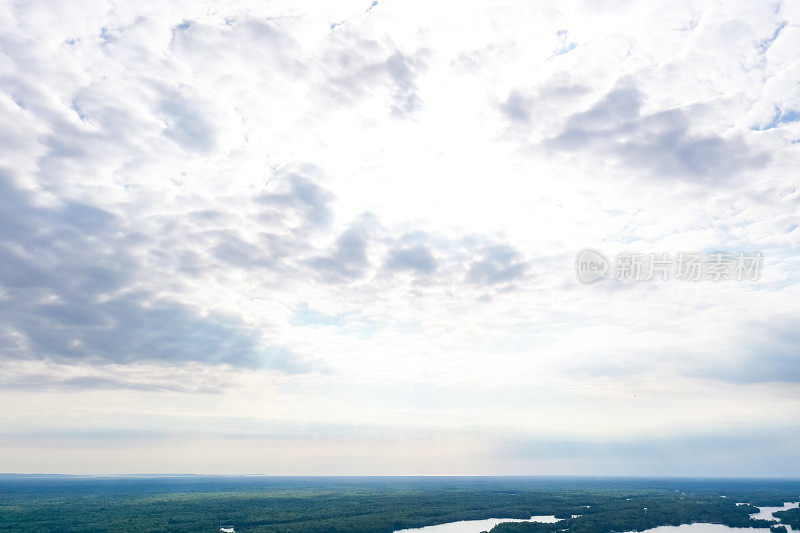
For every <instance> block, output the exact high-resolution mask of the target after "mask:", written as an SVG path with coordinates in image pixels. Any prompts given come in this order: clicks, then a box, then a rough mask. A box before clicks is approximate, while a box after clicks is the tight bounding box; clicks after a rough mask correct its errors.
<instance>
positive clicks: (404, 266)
mask: <svg viewBox="0 0 800 533" xmlns="http://www.w3.org/2000/svg"><path fill="white" fill-rule="evenodd" d="M386 267H387V268H388V269H389V270H410V271H414V272H418V273H420V274H430V273H432V272H434V271H435V270H436V267H437V261H436V258H435V257H434V256H433V254H432V253H431V251H430V249H429V248H428V247H427V246H425V245H416V246H409V247H402V248H395V249H393V250H390V251H389V259H388V260H387V261H386Z"/></svg>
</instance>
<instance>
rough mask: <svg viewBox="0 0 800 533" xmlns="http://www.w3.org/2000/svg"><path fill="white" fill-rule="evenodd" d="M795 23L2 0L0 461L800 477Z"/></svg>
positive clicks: (216, 468) (594, 8)
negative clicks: (597, 256) (716, 267)
mask: <svg viewBox="0 0 800 533" xmlns="http://www.w3.org/2000/svg"><path fill="white" fill-rule="evenodd" d="M799 24H800V4H798V3H797V2H788V1H784V2H753V1H747V0H730V1H715V0H712V1H705V0H703V1H700V0H697V1H688V0H677V1H676V0H670V1H653V2H632V1H625V0H602V1H598V0H591V1H589V0H587V1H579V0H566V1H560V2H529V1H522V0H520V1H504V2H489V1H485V2H478V1H469V2H463V1H462V2H439V3H431V2H427V1H421V0H419V1H418V0H403V1H400V0H379V1H377V2H372V1H371V0H347V1H336V2H324V1H320V2H313V3H312V2H289V1H270V2H263V1H257V2H256V1H254V2H244V1H236V2H213V3H205V2H199V1H178V2H171V3H166V2H150V1H146V0H137V1H106V2H85V3H83V4H82V5H81V9H76V8H75V7H74V6H72V5H70V4H69V3H59V2H38V1H33V2H16V1H6V2H2V4H0V52H2V54H1V55H0V405H2V409H0V471H6V472H73V473H144V472H162V473H163V472H170V473H175V472H197V473H271V474H309V473H310V474H636V475H644V474H656V475H662V474H670V475H794V476H798V475H800V459H798V458H800V424H798V420H800V270H799V269H800V256H799V255H798V252H799V251H800V190H798V184H800V173H798V162H800V157H798V149H800V53H798V51H799V50H800V26H799ZM584 248H592V249H596V250H600V251H602V252H603V253H604V254H606V255H607V256H608V257H614V256H615V255H616V254H618V253H625V252H630V253H670V254H676V253H679V252H688V251H696V252H700V253H704V254H706V253H708V254H710V253H715V252H724V253H726V254H735V253H739V252H746V253H754V252H760V253H761V254H762V256H763V257H764V262H763V266H762V271H761V275H760V277H759V279H758V280H756V281H741V282H740V281H736V280H727V281H702V280H701V281H679V280H674V279H672V280H667V281H661V280H653V281H638V282H620V281H617V280H615V279H612V278H611V277H609V278H607V279H604V280H602V281H600V282H598V283H594V284H590V285H587V284H583V283H580V282H578V280H577V279H576V275H575V256H576V253H577V252H578V251H580V250H582V249H584Z"/></svg>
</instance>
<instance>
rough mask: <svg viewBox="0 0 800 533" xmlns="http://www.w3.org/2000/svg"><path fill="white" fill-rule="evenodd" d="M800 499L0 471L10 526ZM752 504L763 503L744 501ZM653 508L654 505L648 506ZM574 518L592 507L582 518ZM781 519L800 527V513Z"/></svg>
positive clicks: (378, 524)
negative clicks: (25, 474)
mask: <svg viewBox="0 0 800 533" xmlns="http://www.w3.org/2000/svg"><path fill="white" fill-rule="evenodd" d="M798 499H800V480H766V479H760V480H759V479H748V480H735V479H726V480H719V479H715V480H702V479H652V478H602V479H600V478H564V477H560V478H545V477H500V478H492V477H476V478H473V477H458V478H448V477H428V478H408V477H400V478H397V477H380V478H369V477H366V478H365V477H353V478H342V477H338V478H325V477H310V478H302V477H296V478H279V477H204V476H184V477H153V478H148V477H144V478H130V477H129V478H80V477H68V476H55V477H53V476H0V531H4V532H17V531H19V532H23V531H25V532H31V531H36V532H90V531H91V532H137V533H141V532H156V531H158V532H164V531H167V532H189V531H191V532H194V531H209V532H217V531H219V528H220V527H221V526H234V527H235V529H236V532H237V533H248V532H260V533H267V532H269V533H305V532H315V533H339V532H341V533H344V532H348V533H359V532H365V533H366V532H374V533H391V532H393V531H395V530H396V529H403V528H410V527H421V526H426V525H433V524H440V523H446V522H454V521H458V520H473V519H483V518H492V517H502V518H529V517H530V516H532V515H555V516H556V517H559V518H564V520H562V521H561V522H559V523H557V524H535V523H506V524H501V525H499V526H497V527H496V528H494V529H493V530H492V533H514V532H545V531H547V532H549V531H558V530H566V531H569V532H592V533H603V532H610V531H634V530H636V531H641V530H644V529H647V528H651V527H655V526H658V525H679V524H682V523H691V522H708V523H719V524H725V525H729V526H738V527H742V526H748V527H761V528H764V531H765V533H766V532H767V531H769V527H770V526H774V525H775V523H774V522H766V521H756V520H752V519H751V518H750V513H753V512H756V508H755V507H753V505H754V506H780V505H782V504H783V502H785V501H797V500H798ZM737 502H738V503H742V502H747V503H749V504H752V505H736V503H737ZM645 508H646V510H645ZM572 515H581V516H579V517H576V518H571V516H572ZM784 516H785V519H784V521H783V522H782V523H786V524H796V523H797V522H796V521H797V520H798V519H800V515H798V512H796V510H793V511H785V512H784V513H782V514H781V517H782V518H783V517H784Z"/></svg>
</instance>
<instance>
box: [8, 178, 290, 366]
mask: <svg viewBox="0 0 800 533" xmlns="http://www.w3.org/2000/svg"><path fill="white" fill-rule="evenodd" d="M0 199H1V200H0V201H1V202H2V206H1V207H2V208H0V290H1V291H2V296H3V297H2V298H0V316H1V317H2V321H0V322H1V323H2V326H0V338H2V340H3V345H4V347H5V348H4V350H3V353H2V355H3V356H4V357H15V358H42V357H45V358H52V359H56V360H85V361H90V362H98V363H100V362H115V363H129V362H134V361H144V360H158V361H167V362H182V361H199V362H203V363H209V364H221V363H224V364H231V365H237V366H246V367H272V368H276V369H281V370H284V371H287V372H296V371H300V370H302V369H303V368H304V366H303V364H302V363H301V362H300V361H299V359H298V358H296V357H293V356H292V355H291V354H290V353H289V352H287V351H285V350H282V349H278V348H276V347H269V346H265V345H264V341H263V339H262V338H261V335H260V333H259V332H257V331H256V330H254V329H253V328H250V327H249V326H247V325H246V324H245V323H244V322H242V321H241V320H240V319H239V318H237V317H234V316H227V315H223V314H219V313H213V312H209V313H200V312H198V311H197V310H195V309H192V308H191V307H188V306H186V305H184V304H181V303H178V302H175V301H170V300H168V299H164V298H161V297H160V296H159V295H158V294H155V293H152V292H148V291H147V290H141V289H135V288H134V287H135V285H136V283H135V282H136V278H137V277H138V276H143V275H145V274H144V272H143V271H142V270H141V268H140V267H139V263H138V261H137V259H136V257H135V256H134V255H133V254H134V252H135V248H134V247H131V246H129V245H130V243H129V242H128V240H127V239H126V238H127V236H128V235H129V233H128V232H127V231H126V228H125V227H124V225H123V223H122V221H121V220H119V219H118V218H117V217H116V216H115V215H113V214H111V213H108V212H106V211H103V210H100V209H96V208H94V207H91V206H88V205H84V204H80V203H76V202H64V203H62V204H61V205H58V206H56V207H41V206H37V205H35V204H34V203H33V198H32V197H31V195H30V194H28V193H26V192H23V191H21V190H19V189H17V188H15V187H14V186H13V185H12V184H11V181H10V180H9V179H8V177H7V176H2V177H0ZM134 240H135V239H134Z"/></svg>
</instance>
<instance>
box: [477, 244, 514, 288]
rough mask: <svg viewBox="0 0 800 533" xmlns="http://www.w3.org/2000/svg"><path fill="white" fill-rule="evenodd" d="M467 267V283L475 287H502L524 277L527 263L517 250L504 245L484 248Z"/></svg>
mask: <svg viewBox="0 0 800 533" xmlns="http://www.w3.org/2000/svg"><path fill="white" fill-rule="evenodd" d="M478 253H479V255H478V258H477V259H476V260H474V261H473V262H472V263H471V264H470V265H469V270H468V272H467V281H469V282H470V283H474V284H477V285H485V286H490V285H502V284H507V283H510V282H513V281H515V280H517V279H520V278H522V277H524V276H525V274H526V271H527V269H528V263H527V261H525V260H524V259H523V257H522V254H520V253H519V252H518V251H517V250H515V249H514V248H513V247H511V246H508V245H506V244H495V245H491V246H486V247H484V248H483V249H481V250H480V251H479V252H478Z"/></svg>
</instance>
